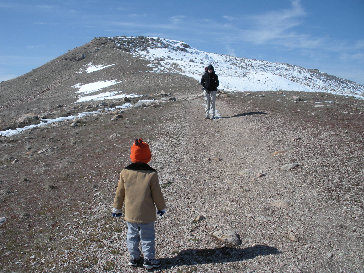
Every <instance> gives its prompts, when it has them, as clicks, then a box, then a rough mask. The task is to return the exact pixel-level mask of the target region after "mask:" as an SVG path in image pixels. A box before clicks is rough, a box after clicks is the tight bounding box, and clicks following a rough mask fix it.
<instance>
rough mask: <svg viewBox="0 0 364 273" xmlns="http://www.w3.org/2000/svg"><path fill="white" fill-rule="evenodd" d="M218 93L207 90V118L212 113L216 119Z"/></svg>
mask: <svg viewBox="0 0 364 273" xmlns="http://www.w3.org/2000/svg"><path fill="white" fill-rule="evenodd" d="M216 93H217V91H210V92H207V91H206V90H205V99H206V107H205V113H206V117H207V118H208V117H209V116H210V112H212V117H213V118H214V117H215V101H216Z"/></svg>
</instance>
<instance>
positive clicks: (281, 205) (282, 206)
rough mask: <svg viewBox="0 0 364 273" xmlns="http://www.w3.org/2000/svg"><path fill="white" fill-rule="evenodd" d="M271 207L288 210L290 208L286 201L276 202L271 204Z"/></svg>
mask: <svg viewBox="0 0 364 273" xmlns="http://www.w3.org/2000/svg"><path fill="white" fill-rule="evenodd" d="M271 206H272V207H275V208H278V209H286V208H288V207H289V203H288V202H287V201H284V200H274V201H272V202H271Z"/></svg>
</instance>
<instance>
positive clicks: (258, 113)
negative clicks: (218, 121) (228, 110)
mask: <svg viewBox="0 0 364 273" xmlns="http://www.w3.org/2000/svg"><path fill="white" fill-rule="evenodd" d="M266 114H267V113H265V112H261V111H258V112H247V113H241V114H236V115H233V116H225V117H223V116H221V117H219V118H238V117H246V116H254V115H266Z"/></svg>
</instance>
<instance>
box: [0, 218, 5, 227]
mask: <svg viewBox="0 0 364 273" xmlns="http://www.w3.org/2000/svg"><path fill="white" fill-rule="evenodd" d="M5 222H6V218H5V217H0V226H2V225H3V224H4V223H5Z"/></svg>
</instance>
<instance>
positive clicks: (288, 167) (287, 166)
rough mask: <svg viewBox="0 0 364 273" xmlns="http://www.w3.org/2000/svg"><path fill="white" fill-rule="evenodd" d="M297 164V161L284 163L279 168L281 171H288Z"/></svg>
mask: <svg viewBox="0 0 364 273" xmlns="http://www.w3.org/2000/svg"><path fill="white" fill-rule="evenodd" d="M298 166H299V164H298V163H291V164H286V165H283V166H281V170H282V171H290V170H293V169H295V168H297V167H298Z"/></svg>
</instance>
